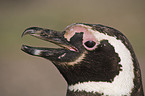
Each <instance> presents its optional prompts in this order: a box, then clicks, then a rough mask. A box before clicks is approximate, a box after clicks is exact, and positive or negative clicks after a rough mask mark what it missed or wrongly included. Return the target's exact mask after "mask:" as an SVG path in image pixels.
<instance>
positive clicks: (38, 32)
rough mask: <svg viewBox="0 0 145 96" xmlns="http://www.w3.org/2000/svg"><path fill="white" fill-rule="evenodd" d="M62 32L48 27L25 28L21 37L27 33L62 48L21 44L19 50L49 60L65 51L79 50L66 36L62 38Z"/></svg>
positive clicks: (56, 57)
mask: <svg viewBox="0 0 145 96" xmlns="http://www.w3.org/2000/svg"><path fill="white" fill-rule="evenodd" d="M64 33H65V31H64V32H57V31H54V30H50V29H44V28H39V27H30V28H28V29H26V30H25V31H24V32H23V34H22V37H23V36H25V35H27V34H29V35H31V36H34V37H36V38H39V39H42V40H45V41H49V42H52V43H55V44H57V45H59V46H61V47H62V48H42V47H31V46H27V45H22V48H21V50H22V51H24V52H26V53H28V54H30V55H34V56H39V57H44V58H47V59H50V60H58V58H60V57H59V56H61V55H63V54H66V53H77V52H79V51H78V49H77V48H76V47H74V46H73V45H71V44H70V43H69V42H68V41H67V39H66V38H64Z"/></svg>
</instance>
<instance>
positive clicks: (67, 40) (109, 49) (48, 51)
mask: <svg viewBox="0 0 145 96" xmlns="http://www.w3.org/2000/svg"><path fill="white" fill-rule="evenodd" d="M26 34H29V35H32V36H34V37H37V38H40V39H43V40H46V41H49V42H52V43H55V44H57V45H59V46H61V47H62V48H40V47H30V46H27V45H23V46H22V50H23V51H24V52H26V53H28V54H31V55H34V56H39V57H43V58H46V59H49V60H50V61H52V62H53V64H54V65H55V66H56V67H57V68H58V70H59V71H60V73H61V74H62V75H63V77H64V78H65V80H66V81H67V83H68V89H67V96H144V93H143V87H142V81H141V72H140V68H139V64H138V61H137V58H136V56H135V53H134V51H133V49H132V46H131V44H130V43H129V41H128V39H127V38H126V37H125V36H124V35H123V34H122V33H121V32H119V31H118V30H116V29H114V28H111V27H108V26H104V25H100V24H86V23H75V24H72V25H69V26H67V27H66V28H65V30H64V31H63V32H57V31H54V30H50V29H44V28H39V27H31V28H28V29H26V30H25V31H24V32H23V34H22V36H24V35H26Z"/></svg>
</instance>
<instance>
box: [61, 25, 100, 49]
mask: <svg viewBox="0 0 145 96" xmlns="http://www.w3.org/2000/svg"><path fill="white" fill-rule="evenodd" d="M80 32H83V45H84V47H85V48H86V49H87V50H94V49H95V48H96V46H97V42H98V41H97V39H96V38H95V36H94V35H93V34H92V32H90V31H89V30H88V28H85V26H81V25H75V26H71V27H69V28H67V29H66V33H65V35H64V37H65V38H66V39H67V40H68V41H70V39H71V38H72V37H73V36H74V35H75V33H80ZM87 41H94V42H95V43H96V45H95V46H94V47H92V48H88V47H87V46H86V45H85V42H87Z"/></svg>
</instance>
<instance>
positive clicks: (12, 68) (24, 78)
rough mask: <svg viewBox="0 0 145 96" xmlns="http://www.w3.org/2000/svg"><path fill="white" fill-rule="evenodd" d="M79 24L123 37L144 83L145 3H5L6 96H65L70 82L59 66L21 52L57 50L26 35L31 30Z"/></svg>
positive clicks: (0, 42) (1, 79)
mask: <svg viewBox="0 0 145 96" xmlns="http://www.w3.org/2000/svg"><path fill="white" fill-rule="evenodd" d="M76 22H83V23H93V24H98V23H99V24H104V25H108V26H111V27H113V28H116V29H118V30H120V31H121V32H123V33H124V34H125V35H126V36H127V37H128V39H129V40H130V42H131V43H132V46H133V48H134V50H135V52H136V55H137V57H138V60H139V62H140V67H141V70H142V77H143V82H144V80H145V70H144V69H145V64H144V62H145V51H144V49H145V43H144V42H145V0H5V1H0V96H65V93H66V82H65V80H64V79H63V77H62V76H61V75H60V73H59V71H58V70H57V69H56V68H55V66H54V65H53V64H52V63H51V62H50V61H48V60H45V59H43V58H39V57H33V56H30V55H28V54H25V53H24V52H22V51H21V50H20V49H21V45H22V44H27V45H32V46H45V47H57V46H55V45H53V44H51V43H48V42H45V41H42V40H39V39H36V38H33V37H30V36H25V37H24V38H21V34H22V32H23V31H24V30H25V29H26V28H28V27H31V26H39V27H43V28H50V29H54V30H58V31H62V30H63V29H64V28H65V27H66V26H67V25H69V24H72V23H76ZM144 86H145V82H144Z"/></svg>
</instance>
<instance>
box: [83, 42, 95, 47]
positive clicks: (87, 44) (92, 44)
mask: <svg viewBox="0 0 145 96" xmlns="http://www.w3.org/2000/svg"><path fill="white" fill-rule="evenodd" d="M85 45H86V47H88V48H92V47H94V46H95V45H96V43H95V42H94V41H87V42H85Z"/></svg>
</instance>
